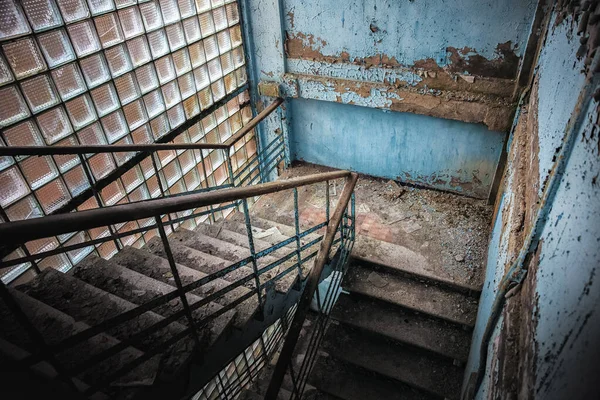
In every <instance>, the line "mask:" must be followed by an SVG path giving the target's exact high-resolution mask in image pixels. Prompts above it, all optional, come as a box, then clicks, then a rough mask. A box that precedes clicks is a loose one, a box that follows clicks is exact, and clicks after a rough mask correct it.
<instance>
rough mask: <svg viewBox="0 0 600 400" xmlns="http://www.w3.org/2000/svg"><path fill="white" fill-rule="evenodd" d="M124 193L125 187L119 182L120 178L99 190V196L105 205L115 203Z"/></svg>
mask: <svg viewBox="0 0 600 400" xmlns="http://www.w3.org/2000/svg"><path fill="white" fill-rule="evenodd" d="M125 195H126V193H125V188H124V187H123V185H122V184H121V180H120V179H117V180H116V181H114V182H112V183H111V184H109V185H108V186H106V187H105V188H104V189H102V190H101V191H100V196H101V197H102V200H103V201H104V204H106V205H107V206H112V205H114V204H117V202H118V201H119V200H121V199H123V198H124V197H125Z"/></svg>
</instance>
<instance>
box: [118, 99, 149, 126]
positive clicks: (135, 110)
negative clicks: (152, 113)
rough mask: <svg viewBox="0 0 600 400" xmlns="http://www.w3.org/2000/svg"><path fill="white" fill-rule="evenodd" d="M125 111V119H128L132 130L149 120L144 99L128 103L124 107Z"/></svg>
mask: <svg viewBox="0 0 600 400" xmlns="http://www.w3.org/2000/svg"><path fill="white" fill-rule="evenodd" d="M123 112H124V113H125V120H126V121H127V124H128V125H129V129H130V130H134V129H136V128H138V127H140V126H142V125H143V124H145V123H146V122H147V121H148V116H147V115H146V109H145V107H144V104H143V102H142V99H139V100H136V101H134V102H133V103H130V104H127V105H126V106H125V107H123Z"/></svg>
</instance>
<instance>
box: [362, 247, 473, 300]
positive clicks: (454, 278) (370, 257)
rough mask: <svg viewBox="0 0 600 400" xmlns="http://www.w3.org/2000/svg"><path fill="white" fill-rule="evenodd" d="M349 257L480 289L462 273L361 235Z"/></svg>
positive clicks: (466, 288)
mask: <svg viewBox="0 0 600 400" xmlns="http://www.w3.org/2000/svg"><path fill="white" fill-rule="evenodd" d="M352 256H353V257H354V258H356V259H358V260H359V261H364V262H374V263H377V264H380V265H381V266H382V267H384V268H386V269H389V270H391V271H395V272H400V273H405V274H412V275H416V276H417V277H420V278H423V279H426V280H431V281H433V282H439V283H441V284H443V285H448V286H450V287H455V288H458V289H462V290H465V291H473V292H476V293H478V292H480V291H481V287H480V286H478V285H476V284H474V283H473V282H471V281H470V280H469V278H468V277H467V276H466V275H461V274H451V273H450V270H448V269H446V268H444V266H443V265H437V264H436V263H432V262H430V261H429V260H428V259H427V257H425V256H424V255H423V254H420V253H417V252H414V251H412V250H410V249H408V248H406V247H404V246H401V245H398V244H394V243H389V242H385V241H382V240H378V239H374V238H370V237H368V236H365V235H357V236H356V243H355V245H354V249H353V251H352Z"/></svg>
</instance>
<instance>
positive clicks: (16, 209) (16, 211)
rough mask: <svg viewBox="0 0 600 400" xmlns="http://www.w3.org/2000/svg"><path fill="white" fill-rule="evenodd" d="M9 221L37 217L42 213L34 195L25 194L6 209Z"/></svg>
mask: <svg viewBox="0 0 600 400" xmlns="http://www.w3.org/2000/svg"><path fill="white" fill-rule="evenodd" d="M6 215H7V216H8V220H9V221H21V220H24V219H31V218H39V217H42V216H43V215H44V212H43V211H42V208H41V207H40V205H39V204H38V202H37V201H36V199H35V197H34V196H27V197H25V198H24V199H22V200H19V201H18V202H16V203H15V204H13V205H12V206H10V207H9V208H7V209H6Z"/></svg>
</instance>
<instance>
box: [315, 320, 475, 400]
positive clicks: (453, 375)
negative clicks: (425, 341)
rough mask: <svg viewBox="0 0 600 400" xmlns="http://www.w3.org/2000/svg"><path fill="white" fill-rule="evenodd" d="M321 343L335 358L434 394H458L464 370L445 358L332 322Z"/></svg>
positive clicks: (454, 395) (449, 396)
mask: <svg viewBox="0 0 600 400" xmlns="http://www.w3.org/2000/svg"><path fill="white" fill-rule="evenodd" d="M323 343H324V346H323V348H324V351H326V352H327V353H329V355H330V356H331V357H333V358H335V359H338V360H341V361H344V362H346V363H349V364H352V365H355V366H358V367H361V368H364V369H366V370H368V371H371V372H374V373H377V374H379V375H380V376H383V377H386V378H389V379H394V380H396V381H400V382H403V383H405V384H407V385H409V386H412V387H414V388H417V389H419V390H424V391H426V392H428V393H431V394H434V395H436V396H440V397H444V398H449V399H458V398H459V397H460V389H461V384H462V377H463V373H464V370H463V368H460V367H456V366H454V365H453V364H452V362H451V361H449V360H447V359H444V358H441V357H436V356H433V355H431V354H430V353H427V352H424V351H420V350H415V349H414V348H412V347H409V346H405V345H402V344H400V343H399V342H395V341H391V340H385V339H383V338H382V337H377V336H375V335H369V334H366V333H363V332H360V331H357V330H353V329H351V328H348V327H346V326H344V325H341V324H335V323H334V324H332V325H331V326H330V327H329V329H328V332H327V334H326V336H325V340H324V342H323Z"/></svg>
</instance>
